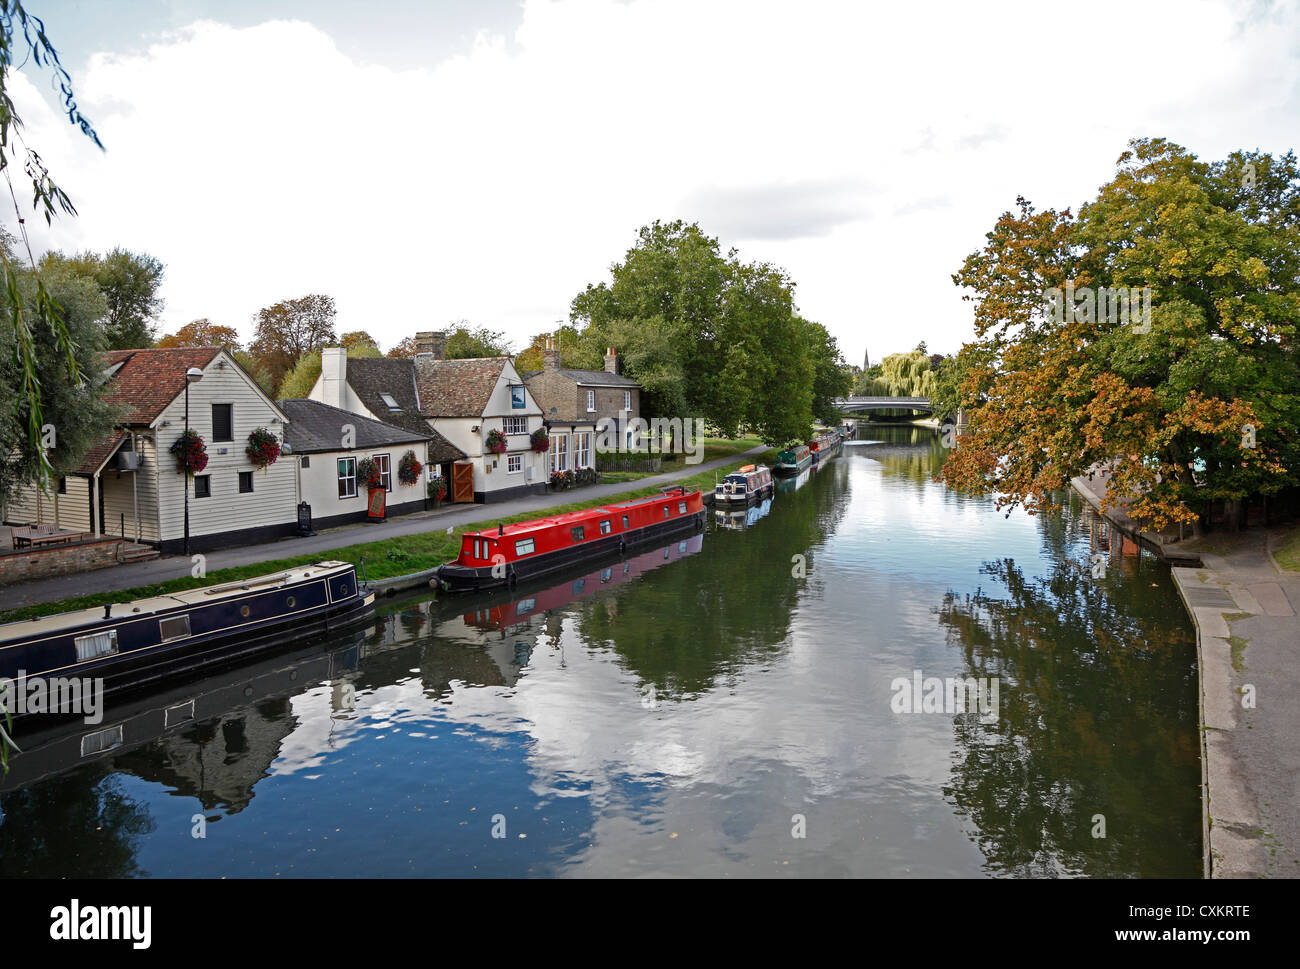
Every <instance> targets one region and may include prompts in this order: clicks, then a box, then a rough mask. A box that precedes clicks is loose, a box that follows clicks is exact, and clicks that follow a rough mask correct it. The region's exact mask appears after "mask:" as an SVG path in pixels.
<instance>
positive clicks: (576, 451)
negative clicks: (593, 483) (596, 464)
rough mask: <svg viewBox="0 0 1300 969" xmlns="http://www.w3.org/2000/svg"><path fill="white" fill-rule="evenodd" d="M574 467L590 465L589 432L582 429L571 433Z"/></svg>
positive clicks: (587, 466)
mask: <svg viewBox="0 0 1300 969" xmlns="http://www.w3.org/2000/svg"><path fill="white" fill-rule="evenodd" d="M573 466H574V468H589V467H591V432H590V431H583V432H582V433H579V434H574V435H573Z"/></svg>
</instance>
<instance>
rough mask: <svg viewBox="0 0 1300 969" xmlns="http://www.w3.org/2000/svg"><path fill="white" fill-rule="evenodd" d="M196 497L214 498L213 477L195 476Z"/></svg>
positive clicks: (207, 475)
mask: <svg viewBox="0 0 1300 969" xmlns="http://www.w3.org/2000/svg"><path fill="white" fill-rule="evenodd" d="M194 497H195V498H211V497H212V475H210V474H197V475H195V476H194Z"/></svg>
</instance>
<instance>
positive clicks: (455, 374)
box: [348, 356, 510, 417]
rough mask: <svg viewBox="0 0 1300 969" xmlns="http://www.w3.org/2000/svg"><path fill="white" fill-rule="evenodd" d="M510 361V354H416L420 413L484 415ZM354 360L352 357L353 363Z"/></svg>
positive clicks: (445, 415)
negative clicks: (464, 357) (456, 356)
mask: <svg viewBox="0 0 1300 969" xmlns="http://www.w3.org/2000/svg"><path fill="white" fill-rule="evenodd" d="M509 361H510V358H509V357H474V358H471V359H468V360H434V359H433V358H432V357H423V356H421V357H416V359H415V385H416V387H417V388H418V389H419V392H420V413H422V414H424V415H425V416H426V417H479V416H481V415H482V413H483V411H484V410H486V409H487V405H488V400H489V399H490V398H491V397H492V391H493V390H495V389H496V385H497V381H498V380H499V379H500V378H501V372H502V370H504V369H505V365H506V364H507V363H509ZM351 363H352V362H351V361H348V365H349V367H351Z"/></svg>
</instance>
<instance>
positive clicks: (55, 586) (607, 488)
mask: <svg viewBox="0 0 1300 969" xmlns="http://www.w3.org/2000/svg"><path fill="white" fill-rule="evenodd" d="M766 450H768V449H767V448H766V447H762V446H759V447H754V448H750V449H749V450H747V451H737V452H736V453H735V454H731V455H728V456H726V457H722V458H715V459H714V460H712V461H705V462H703V463H701V464H696V465H687V466H685V467H684V468H682V469H681V470H677V471H670V472H665V473H663V474H655V475H649V476H647V477H644V478H638V479H636V480H635V481H625V482H619V483H616V484H605V485H593V486H590V487H586V488H576V489H574V490H572V491H559V492H552V493H548V494H543V495H529V496H528V497H525V498H517V499H514V500H513V501H502V502H496V503H493V504H487V505H476V504H462V505H443V506H442V507H441V508H438V509H437V510H436V511H424V512H416V513H414V514H411V515H403V516H401V517H400V518H393V519H390V520H388V521H385V522H374V523H370V522H360V523H357V524H355V525H344V526H341V527H339V528H331V529H328V530H325V531H321V532H318V533H317V534H316V535H314V536H313V537H311V538H285V539H281V540H279V541H275V542H266V543H263V544H260V545H248V546H241V547H239V548H228V549H219V550H217V551H213V552H207V553H205V557H206V562H205V564H206V567H207V570H208V571H209V572H215V571H217V570H218V569H227V568H232V567H234V566H239V565H251V564H253V563H255V562H265V561H269V560H271V559H282V558H289V557H291V556H298V555H315V554H320V555H321V557H322V558H327V557H328V554H327V553H328V552H330V551H331V550H332V549H336V548H342V547H344V546H347V545H357V544H360V543H363V542H377V541H382V540H383V539H386V538H399V537H401V536H404V535H418V534H422V533H424V532H430V531H433V530H435V529H448V528H456V527H458V526H461V525H465V524H468V523H470V522H476V521H485V520H487V521H491V520H494V519H497V518H509V517H510V516H512V515H519V514H523V513H524V512H533V511H535V512H545V510H546V509H547V508H551V507H554V506H555V505H568V504H575V503H577V502H586V501H599V500H601V499H607V498H616V497H617V496H618V495H621V494H625V493H626V492H628V491H636V490H639V489H641V488H651V487H659V486H661V485H666V484H671V483H672V482H673V481H676V480H678V479H680V478H689V477H691V476H692V475H696V474H699V473H700V472H702V471H712V470H715V469H717V468H723V467H726V466H728V465H730V464H735V463H736V462H737V461H741V460H742V459H744V458H748V457H754V456H755V455H759V454H762V453H763V452H764V451H766ZM192 567H193V566H192V563H191V561H190V559H188V558H186V557H185V556H183V555H168V556H164V557H162V558H158V559H153V560H152V561H149V562H136V563H130V564H127V565H118V566H114V567H112V568H108V569H99V570H97V571H94V572H82V573H78V574H76V575H63V576H57V577H54V578H49V579H37V580H34V581H31V582H21V583H16V584H14V585H11V586H8V587H6V588H4V589H2V590H0V609H13V608H16V607H18V606H28V605H34V604H36V603H39V602H54V601H58V600H60V599H68V598H72V597H73V596H84V595H93V594H94V593H97V592H115V591H118V590H120V589H132V588H135V587H136V586H142V585H151V584H153V583H156V582H166V581H169V580H171V579H176V578H181V577H182V576H185V575H188V574H189V573H190V569H191V568H192Z"/></svg>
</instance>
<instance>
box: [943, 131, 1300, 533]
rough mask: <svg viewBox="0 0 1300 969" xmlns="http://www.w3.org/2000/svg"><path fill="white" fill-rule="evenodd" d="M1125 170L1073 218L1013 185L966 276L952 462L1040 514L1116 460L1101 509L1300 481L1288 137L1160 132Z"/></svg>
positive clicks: (964, 474)
mask: <svg viewBox="0 0 1300 969" xmlns="http://www.w3.org/2000/svg"><path fill="white" fill-rule="evenodd" d="M1117 168H1118V170H1117V172H1116V175H1115V177H1114V178H1113V179H1112V180H1111V181H1110V182H1109V183H1108V184H1106V185H1105V186H1103V187H1102V188H1101V190H1100V192H1099V193H1098V196H1097V198H1096V199H1095V200H1094V201H1092V202H1090V203H1088V204H1086V205H1084V206H1083V207H1082V208H1081V209H1080V210H1079V214H1078V216H1077V217H1075V216H1072V215H1071V213H1070V211H1069V210H1068V209H1067V210H1062V211H1057V210H1053V209H1047V210H1044V211H1041V212H1040V211H1036V210H1035V209H1034V207H1033V206H1032V205H1031V204H1030V203H1029V202H1027V201H1026V200H1025V199H1023V198H1020V199H1017V208H1018V211H1016V212H1006V213H1004V214H1003V215H1002V216H1001V217H1000V218H999V219H998V221H997V223H996V225H995V226H994V227H993V230H992V231H991V232H989V233H988V235H987V236H986V238H987V244H986V245H985V246H984V248H983V249H981V250H979V251H978V252H975V253H972V254H971V255H970V256H968V257H967V258H966V260H965V262H964V263H963V265H962V268H961V270H960V272H958V273H957V274H955V275H954V276H953V281H954V282H955V283H956V284H957V285H959V286H963V287H966V288H967V289H968V290H969V292H968V293H967V294H966V295H965V297H964V298H965V299H967V300H970V301H972V302H973V303H974V305H975V331H976V339H975V341H974V342H973V343H970V344H967V345H966V346H965V347H964V348H963V349H962V352H961V354H960V357H959V360H960V364H961V368H962V372H963V373H964V375H965V376H964V379H963V381H962V385H961V388H960V393H959V396H960V399H961V403H962V404H963V406H964V407H965V408H966V413H967V419H968V421H969V433H966V434H963V435H962V436H961V437H960V438H959V439H958V441H957V447H956V449H955V451H954V452H953V453H952V455H951V456H950V457H949V459H948V461H947V462H945V464H944V467H943V470H942V471H941V472H940V475H941V477H942V479H943V480H944V481H946V482H947V483H948V484H949V485H951V486H952V487H954V488H956V489H958V490H961V491H966V492H968V493H982V494H989V493H994V494H997V495H998V496H999V497H998V502H999V506H1000V507H1014V506H1016V505H1022V506H1024V507H1026V508H1027V509H1028V510H1029V511H1030V512H1031V513H1033V512H1038V511H1049V510H1054V508H1055V505H1054V502H1053V500H1052V495H1053V493H1055V492H1059V491H1061V490H1062V489H1064V488H1065V487H1066V486H1067V485H1068V484H1069V482H1070V479H1071V478H1073V477H1075V476H1077V475H1082V474H1086V473H1089V472H1090V471H1091V470H1093V469H1094V468H1095V467H1096V466H1098V465H1109V466H1110V468H1111V470H1110V474H1111V477H1110V480H1109V493H1108V500H1107V505H1106V507H1107V508H1109V507H1111V506H1113V505H1114V504H1115V503H1117V502H1119V501H1123V502H1124V503H1125V504H1126V512H1127V513H1128V515H1129V516H1130V517H1131V518H1133V519H1134V520H1136V521H1138V522H1140V523H1142V524H1144V525H1147V526H1148V527H1153V528H1157V529H1160V528H1164V527H1166V526H1168V525H1169V524H1171V523H1177V522H1187V523H1190V524H1192V525H1193V528H1194V530H1195V531H1196V532H1197V533H1199V532H1200V530H1201V527H1202V525H1203V523H1204V521H1205V518H1206V515H1207V513H1208V511H1209V509H1210V507H1211V503H1212V502H1214V501H1216V500H1217V501H1223V502H1225V503H1226V505H1225V507H1227V508H1228V509H1230V510H1233V509H1239V507H1240V503H1241V502H1242V501H1243V500H1244V499H1247V498H1250V497H1254V496H1261V495H1270V494H1275V493H1277V492H1278V491H1280V490H1282V489H1284V488H1294V487H1295V486H1296V485H1297V484H1300V477H1298V476H1297V469H1300V453H1298V452H1300V394H1297V388H1300V360H1298V359H1297V353H1296V344H1295V332H1296V320H1297V318H1298V317H1300V172H1298V171H1297V167H1296V158H1295V155H1294V154H1293V153H1287V154H1286V155H1284V156H1282V157H1280V158H1274V157H1272V156H1270V155H1267V154H1260V153H1249V152H1236V153H1233V154H1232V155H1230V156H1229V157H1228V158H1227V159H1225V160H1224V161H1221V162H1215V163H1204V162H1201V161H1198V160H1197V159H1196V157H1195V156H1194V155H1192V154H1191V153H1189V152H1187V151H1186V150H1185V149H1183V148H1181V147H1179V146H1178V145H1175V144H1172V143H1170V142H1168V141H1166V140H1164V139H1143V140H1135V141H1132V142H1130V143H1129V148H1128V150H1127V151H1125V152H1124V153H1123V154H1122V155H1121V156H1120V157H1119V159H1118V162H1117ZM1067 285H1069V286H1071V287H1072V294H1073V297H1074V298H1073V300H1072V301H1069V302H1067V301H1066V300H1065V299H1063V298H1056V299H1055V301H1052V300H1051V299H1050V298H1049V297H1050V296H1052V295H1054V292H1053V287H1055V288H1056V290H1059V291H1061V292H1062V293H1069V292H1070V290H1067V289H1066V287H1067ZM1147 287H1149V291H1148V292H1147V295H1148V297H1149V300H1150V312H1149V314H1146V315H1143V314H1142V313H1141V312H1138V311H1133V312H1131V313H1130V314H1129V317H1128V318H1127V319H1124V318H1123V317H1122V316H1121V313H1120V312H1119V310H1120V309H1121V308H1122V305H1123V304H1122V303H1120V302H1119V301H1118V300H1117V299H1116V298H1115V297H1116V295H1117V294H1124V293H1132V294H1133V295H1134V296H1136V295H1137V294H1138V293H1140V292H1142V291H1144V290H1146V288H1147ZM1098 293H1101V294H1102V296H1101V298H1100V299H1098V298H1097V294H1098ZM1107 295H1109V297H1110V299H1109V300H1107V298H1106V297H1107ZM1088 297H1092V299H1091V300H1089V299H1088ZM1139 305H1140V303H1139ZM1108 309H1109V312H1108V311H1107V310H1108ZM1232 520H1233V521H1234V522H1235V520H1236V518H1235V516H1234V517H1233V518H1232Z"/></svg>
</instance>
